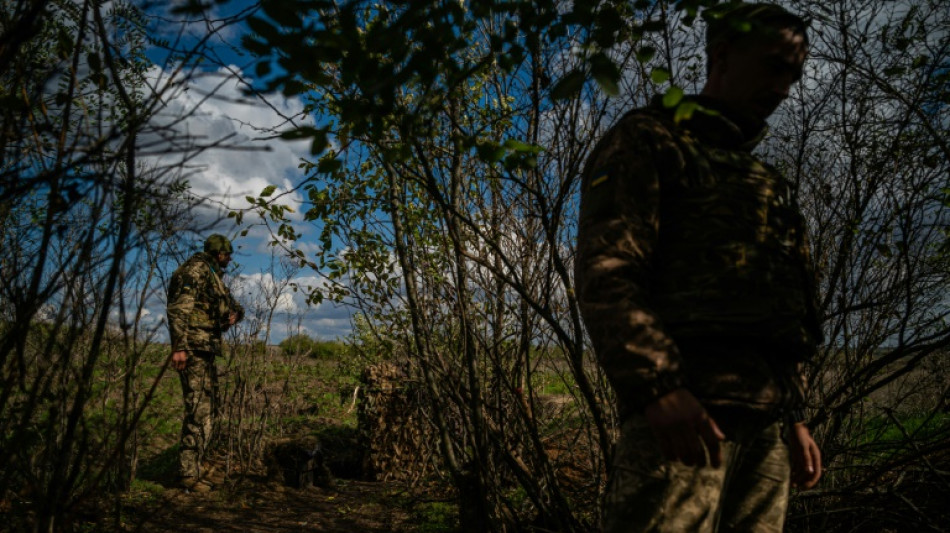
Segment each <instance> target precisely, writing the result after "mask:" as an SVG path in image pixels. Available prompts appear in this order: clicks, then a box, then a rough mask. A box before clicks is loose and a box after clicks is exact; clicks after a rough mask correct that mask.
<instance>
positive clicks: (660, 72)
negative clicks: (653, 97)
mask: <svg viewBox="0 0 950 533" xmlns="http://www.w3.org/2000/svg"><path fill="white" fill-rule="evenodd" d="M650 79H651V80H653V83H655V84H657V85H659V84H661V83H665V82H666V81H667V80H669V79H670V71H669V70H666V69H665V68H663V67H657V68H655V69H653V71H652V72H650Z"/></svg>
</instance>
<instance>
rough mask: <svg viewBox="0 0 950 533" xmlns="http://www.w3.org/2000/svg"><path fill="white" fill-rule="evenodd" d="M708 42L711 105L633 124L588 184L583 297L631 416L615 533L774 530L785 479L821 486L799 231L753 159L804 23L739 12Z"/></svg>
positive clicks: (793, 72)
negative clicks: (811, 425) (807, 402)
mask: <svg viewBox="0 0 950 533" xmlns="http://www.w3.org/2000/svg"><path fill="white" fill-rule="evenodd" d="M706 36H707V39H706V52H707V57H708V64H707V74H708V80H707V83H706V85H705V87H704V89H703V92H702V94H701V95H697V96H693V97H687V98H686V100H685V101H691V102H695V103H696V104H699V106H701V107H702V108H703V109H701V110H699V111H695V112H694V113H692V115H691V116H690V117H688V118H685V119H683V120H681V121H679V122H677V121H676V120H674V110H673V109H667V108H664V106H663V105H662V103H661V102H655V103H654V104H653V105H651V106H649V107H647V108H643V109H637V110H634V111H632V112H630V113H628V114H627V115H626V116H624V117H623V118H622V119H620V121H619V122H618V123H617V124H616V125H615V126H614V127H613V128H612V129H610V130H609V131H608V132H607V133H606V135H605V136H604V138H603V139H602V140H601V141H600V142H599V144H598V145H597V147H596V148H595V149H594V151H593V153H592V154H591V156H590V158H589V160H588V162H587V167H586V168H585V171H584V175H583V185H582V195H583V196H582V202H581V214H580V222H579V228H578V236H577V241H578V250H577V262H576V268H577V271H576V279H577V294H578V299H579V301H580V306H581V310H582V313H583V316H584V320H585V323H586V325H587V329H588V331H589V333H590V337H591V341H592V342H593V346H594V349H595V351H596V353H597V356H598V359H599V361H600V363H601V365H602V366H603V368H604V371H605V372H606V374H607V376H608V377H609V379H610V381H611V383H612V385H613V387H614V390H615V392H616V395H617V398H618V402H619V412H620V414H621V420H622V427H621V435H620V440H619V442H618V444H617V447H616V450H615V453H614V455H613V462H612V467H611V475H610V481H609V487H608V490H607V496H606V499H605V512H604V531H606V532H618V531H625V532H634V531H676V532H682V531H690V532H694V531H716V530H717V529H719V528H721V529H722V530H727V531H781V530H782V526H783V522H784V519H785V512H786V507H787V504H788V490H789V485H790V483H793V484H795V485H797V486H798V487H801V488H809V487H812V486H814V484H815V483H817V481H818V478H819V477H820V476H821V456H820V453H819V450H818V447H817V445H816V444H815V441H814V440H813V439H812V437H811V434H810V432H809V429H808V427H807V426H806V425H805V424H804V423H803V418H804V416H803V413H802V408H803V402H804V391H805V383H804V377H803V375H804V374H803V365H804V364H805V363H807V361H808V360H809V359H810V358H811V357H812V356H813V354H814V353H815V351H816V349H817V345H818V344H819V343H820V342H821V330H820V327H819V322H818V320H817V317H816V307H815V301H814V300H815V280H814V275H813V273H812V269H811V264H810V259H809V255H808V245H807V242H806V240H805V234H804V224H803V220H802V216H801V214H800V212H799V209H798V206H797V204H796V199H795V197H794V187H793V186H792V185H791V184H790V183H789V182H788V181H787V180H786V179H785V178H784V177H783V176H782V175H781V174H780V173H779V172H778V171H777V170H775V169H774V168H772V167H770V166H768V165H767V164H765V163H763V162H762V161H760V160H759V159H758V158H757V157H756V156H754V155H752V154H751V153H750V151H751V150H752V149H753V147H754V146H755V145H756V144H757V142H758V141H759V140H761V138H762V137H763V136H764V134H765V130H766V124H765V120H766V119H767V118H768V117H769V116H770V115H771V114H772V112H773V111H774V110H775V109H776V107H777V106H778V105H779V104H780V103H781V102H782V101H783V100H784V99H785V98H786V97H787V96H788V91H789V88H790V87H791V86H792V84H794V83H795V82H796V81H798V79H799V78H800V77H801V74H802V66H803V64H804V61H805V56H806V53H807V46H808V40H807V34H806V28H805V23H804V22H803V21H802V19H801V18H799V17H798V16H796V15H793V14H791V13H789V12H787V11H785V10H784V9H782V8H781V7H778V6H775V5H771V4H746V5H741V6H740V7H737V8H734V9H732V10H731V11H728V12H726V13H725V14H724V15H723V16H721V17H720V18H718V19H716V20H712V21H711V22H710V25H709V27H708V28H707V35H706ZM783 433H784V437H783ZM786 441H787V443H788V444H786V443H785V442H786Z"/></svg>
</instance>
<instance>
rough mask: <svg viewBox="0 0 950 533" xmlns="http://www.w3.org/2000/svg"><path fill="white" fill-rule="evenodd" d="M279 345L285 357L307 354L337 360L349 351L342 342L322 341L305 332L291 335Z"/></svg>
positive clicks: (316, 357)
mask: <svg viewBox="0 0 950 533" xmlns="http://www.w3.org/2000/svg"><path fill="white" fill-rule="evenodd" d="M278 346H279V347H280V351H281V353H282V354H283V355H284V356H285V357H292V356H300V355H305V356H307V357H311V358H314V359H322V360H334V361H335V360H338V359H340V358H341V357H342V356H343V355H344V354H345V353H346V352H347V347H346V346H345V345H344V344H343V343H341V342H338V341H320V340H316V339H313V338H312V337H310V336H308V335H305V334H299V335H291V336H290V337H287V338H286V339H284V340H283V341H281V342H280V344H279V345H278Z"/></svg>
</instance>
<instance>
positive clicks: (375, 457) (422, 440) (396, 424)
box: [357, 363, 438, 482]
mask: <svg viewBox="0 0 950 533" xmlns="http://www.w3.org/2000/svg"><path fill="white" fill-rule="evenodd" d="M361 381H362V383H363V386H362V387H361V389H360V398H359V400H360V401H359V409H358V411H357V417H358V418H357V420H358V424H359V436H360V441H361V444H362V448H363V450H364V454H363V465H362V471H363V475H364V477H365V478H366V479H373V480H377V481H384V480H403V481H409V482H413V481H416V480H418V479H420V478H422V477H423V476H425V475H426V474H428V473H430V472H431V471H432V469H433V468H434V462H435V461H436V460H437V456H438V449H437V446H438V442H437V439H436V438H435V434H436V432H435V431H434V429H433V428H432V426H431V424H430V423H429V420H428V419H427V417H426V416H425V414H424V409H423V405H422V402H421V401H420V399H421V395H422V392H423V391H422V386H421V383H419V382H418V381H414V380H412V379H410V378H409V376H408V375H407V374H406V372H404V371H403V370H401V369H399V368H398V367H396V366H395V365H393V364H390V363H380V364H378V365H372V366H369V367H367V368H366V369H365V370H364V371H363V375H362V377H361Z"/></svg>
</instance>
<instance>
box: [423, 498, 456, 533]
mask: <svg viewBox="0 0 950 533" xmlns="http://www.w3.org/2000/svg"><path fill="white" fill-rule="evenodd" d="M412 515H413V518H414V519H415V520H414V521H415V523H416V524H417V527H416V531H418V532H419V533H450V532H452V531H457V530H458V528H459V523H458V506H457V505H456V504H454V503H449V502H423V503H420V504H418V505H416V506H415V508H413V510H412Z"/></svg>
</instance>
